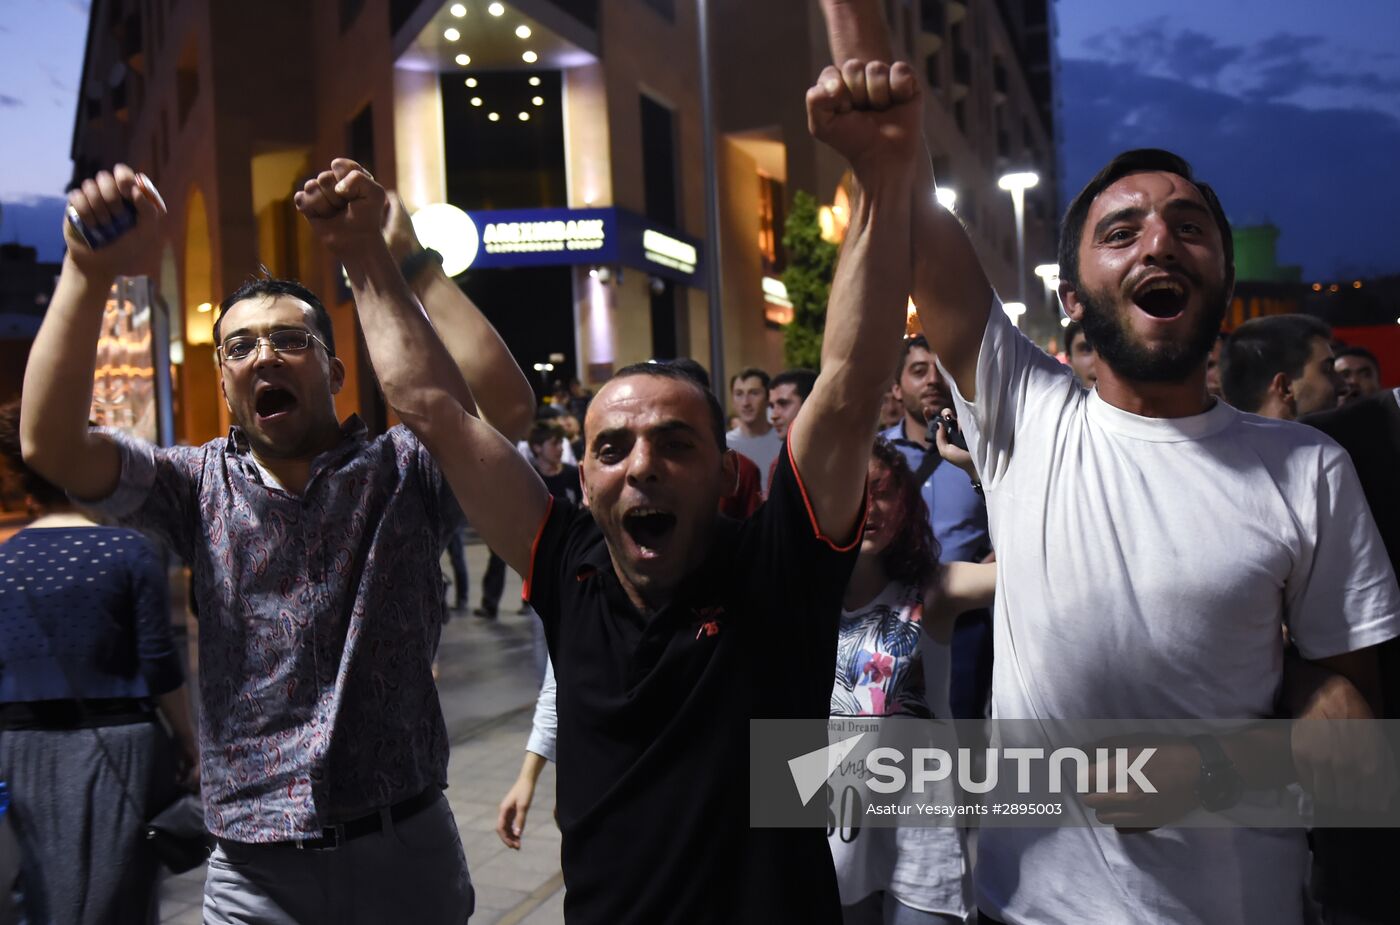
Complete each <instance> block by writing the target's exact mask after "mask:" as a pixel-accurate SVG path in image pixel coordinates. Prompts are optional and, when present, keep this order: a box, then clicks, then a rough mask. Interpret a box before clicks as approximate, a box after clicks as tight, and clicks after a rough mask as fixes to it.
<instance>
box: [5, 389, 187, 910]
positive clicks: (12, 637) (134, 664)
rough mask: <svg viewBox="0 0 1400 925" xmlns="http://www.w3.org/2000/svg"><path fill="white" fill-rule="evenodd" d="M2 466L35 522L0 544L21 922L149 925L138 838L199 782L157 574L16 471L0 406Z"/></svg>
mask: <svg viewBox="0 0 1400 925" xmlns="http://www.w3.org/2000/svg"><path fill="white" fill-rule="evenodd" d="M0 458H3V460H4V462H5V465H6V467H7V468H8V469H9V470H10V472H11V473H12V474H13V475H14V476H17V477H18V480H19V483H20V486H21V487H22V489H23V491H24V494H25V495H26V500H27V502H28V504H29V507H30V511H31V513H33V514H35V515H36V519H35V520H34V522H33V523H31V524H30V525H29V526H28V527H27V528H25V529H24V530H21V531H20V532H19V533H18V534H16V535H15V536H14V537H13V538H12V539H10V540H9V541H8V542H6V543H4V544H3V545H0V730H3V731H0V779H3V780H5V781H6V782H7V783H8V784H9V787H10V793H11V799H12V803H11V806H10V818H11V819H12V820H13V825H14V829H15V834H16V836H17V838H18V840H19V844H20V853H21V857H22V861H21V870H20V888H21V891H22V893H23V896H24V910H25V914H26V916H27V919H28V921H29V922H30V923H31V925H38V923H47V922H65V923H66V922H73V923H84V925H86V923H108V922H111V923H116V922H121V923H128V922H133V923H139V922H147V921H151V922H153V921H155V920H156V888H155V887H156V861H155V858H154V856H153V855H152V854H151V852H150V850H149V849H148V848H147V847H146V845H145V842H144V839H143V838H142V828H143V826H144V823H145V822H146V820H147V819H148V818H150V817H151V816H153V815H154V814H155V813H156V812H157V811H159V810H160V809H162V808H163V807H164V806H165V805H166V804H168V803H169V802H170V800H172V799H173V798H174V796H175V794H176V789H175V787H176V777H177V775H179V776H182V777H184V778H185V779H186V783H194V782H196V781H197V780H198V772H197V767H198V764H197V759H196V752H195V740H194V734H193V731H192V729H191V723H190V714H189V706H188V701H187V700H186V697H185V690H184V672H183V669H182V665H181V660H180V656H179V654H178V652H177V651H176V649H175V645H174V640H173V638H172V636H171V631H170V611H169V606H168V603H167V591H166V578H165V572H164V569H163V568H162V566H161V561H160V557H159V556H158V554H157V552H156V550H155V548H154V547H153V546H152V545H151V544H150V542H149V541H148V540H146V538H145V537H144V536H142V535H141V534H140V533H137V532H135V531H133V530H123V529H115V528H109V527H101V526H98V525H97V524H95V523H93V522H92V521H91V520H89V519H88V518H87V517H85V516H84V515H82V514H81V513H79V512H78V511H77V510H76V509H75V508H73V507H72V505H71V504H69V502H68V499H67V498H66V496H65V495H64V494H63V493H62V492H61V491H59V490H58V489H56V488H54V487H53V486H52V485H50V484H48V483H47V482H45V481H44V480H43V479H41V478H39V477H38V476H37V475H36V474H35V473H33V472H32V471H30V470H29V469H28V468H26V467H25V465H24V462H23V459H22V458H21V456H20V451H19V403H18V402H13V403H11V404H9V405H6V406H4V407H0ZM157 711H159V713H160V714H161V715H162V716H164V718H165V720H166V722H167V723H168V724H169V726H170V728H171V731H172V732H173V734H174V742H175V750H176V751H177V752H178V753H179V754H178V755H177V756H172V755H171V745H170V740H169V739H168V738H167V737H166V736H165V734H164V732H162V730H161V729H160V728H159V727H158V725H157ZM172 759H174V760H173V761H172ZM177 763H178V764H179V766H180V769H179V770H177Z"/></svg>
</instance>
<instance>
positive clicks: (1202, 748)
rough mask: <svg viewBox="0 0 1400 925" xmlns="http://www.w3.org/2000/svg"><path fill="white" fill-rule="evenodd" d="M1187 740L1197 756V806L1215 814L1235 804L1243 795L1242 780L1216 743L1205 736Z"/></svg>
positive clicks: (1212, 737) (1218, 743) (1216, 741)
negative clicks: (1198, 759) (1198, 774)
mask: <svg viewBox="0 0 1400 925" xmlns="http://www.w3.org/2000/svg"><path fill="white" fill-rule="evenodd" d="M1187 741H1189V742H1190V743H1191V744H1192V745H1194V746H1195V747H1196V751H1198V752H1200V754H1201V779H1200V782H1199V783H1197V784H1196V795H1197V796H1199V797H1200V798H1201V805H1202V806H1203V807H1205V808H1206V809H1208V810H1210V811H1211V812H1213V813H1218V812H1221V811H1223V810H1227V809H1229V808H1230V807H1231V806H1234V805H1235V804H1236V803H1238V802H1239V801H1240V795H1241V794H1243V793H1244V781H1242V780H1240V772H1239V771H1237V770H1235V765H1234V763H1233V762H1232V761H1230V757H1229V756H1228V755H1226V754H1225V749H1223V748H1221V747H1220V742H1219V741H1218V740H1217V739H1216V738H1215V736H1208V735H1198V736H1191V737H1190V738H1189V739H1188V740H1187Z"/></svg>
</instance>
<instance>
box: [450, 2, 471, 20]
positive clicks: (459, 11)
mask: <svg viewBox="0 0 1400 925" xmlns="http://www.w3.org/2000/svg"><path fill="white" fill-rule="evenodd" d="M448 12H449V13H451V14H452V15H453V16H456V17H457V18H458V19H461V18H462V17H463V16H465V15H467V8H466V7H464V6H462V4H460V3H454V4H452V6H451V7H449V8H448Z"/></svg>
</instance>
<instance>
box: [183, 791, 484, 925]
mask: <svg viewBox="0 0 1400 925" xmlns="http://www.w3.org/2000/svg"><path fill="white" fill-rule="evenodd" d="M380 812H381V816H382V822H383V828H382V829H381V830H380V831H379V832H376V833H374V834H372V835H363V836H361V837H359V838H355V839H351V840H350V841H347V842H345V843H344V844H343V845H341V846H340V847H339V848H336V849H334V850H321V851H302V850H299V849H298V848H297V847H296V846H295V845H240V844H234V843H231V842H221V843H220V844H219V846H218V847H217V848H215V849H214V853H213V854H212V855H211V856H210V858H209V871H208V874H207V875H206V877H205V879H204V925H321V923H326V925H329V923H336V925H379V923H391V922H413V923H415V925H462V923H463V922H466V921H467V918H468V917H469V916H470V915H471V914H472V911H473V909H474V908H475V905H476V894H475V892H474V891H473V889H472V883H471V877H470V876H469V875H468V874H467V859H466V856H465V855H464V854H463V853H462V840H461V838H460V837H459V836H458V834H457V823H456V821H455V820H454V819H453V818H452V810H451V809H450V808H449V807H448V805H447V800H446V799H444V798H439V799H438V800H437V801H436V802H435V803H433V805H431V806H429V807H428V808H426V809H424V810H421V811H420V812H417V813H415V814H414V815H412V816H410V817H409V818H408V819H405V820H402V821H401V822H398V823H394V821H393V820H392V819H390V818H389V811H388V810H387V809H386V810H381V811H380Z"/></svg>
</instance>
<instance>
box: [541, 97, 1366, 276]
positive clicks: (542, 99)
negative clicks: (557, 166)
mask: <svg viewBox="0 0 1400 925" xmlns="http://www.w3.org/2000/svg"><path fill="white" fill-rule="evenodd" d="M530 102H532V103H534V104H535V105H536V106H543V105H544V97H542V96H534V97H531V98H530ZM1358 288H1359V287H1358Z"/></svg>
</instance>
